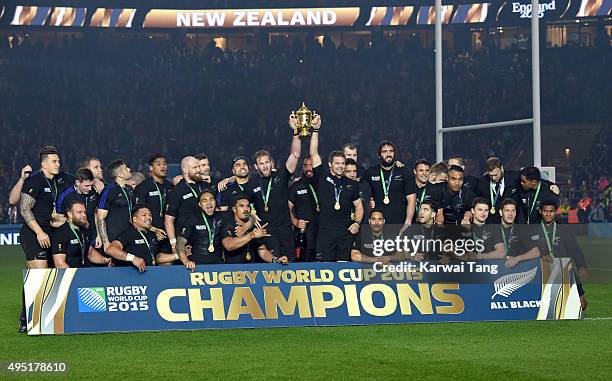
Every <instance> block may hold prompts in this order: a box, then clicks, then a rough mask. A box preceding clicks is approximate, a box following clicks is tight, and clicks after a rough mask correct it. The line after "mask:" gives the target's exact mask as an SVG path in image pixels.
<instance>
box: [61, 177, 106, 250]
mask: <svg viewBox="0 0 612 381" xmlns="http://www.w3.org/2000/svg"><path fill="white" fill-rule="evenodd" d="M93 183H94V176H93V173H92V172H91V171H90V170H89V169H87V168H81V169H79V170H78V171H77V173H76V181H75V183H74V186H72V187H70V188H66V190H64V191H63V192H62V194H60V196H59V198H58V199H57V205H56V207H55V208H56V210H57V214H58V215H59V218H60V219H61V220H62V221H65V220H66V217H65V215H66V210H67V206H68V205H69V204H71V203H73V202H75V201H79V202H82V203H84V204H85V209H86V212H87V221H86V222H87V223H86V226H85V227H83V229H85V230H86V234H87V236H88V237H91V238H97V237H96V236H97V231H96V208H97V206H98V202H99V196H98V193H97V192H96V191H95V190H94V189H93ZM95 247H96V248H98V249H99V248H101V247H102V242H101V240H99V239H98V240H96V244H95Z"/></svg>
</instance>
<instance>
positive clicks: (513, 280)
mask: <svg viewBox="0 0 612 381" xmlns="http://www.w3.org/2000/svg"><path fill="white" fill-rule="evenodd" d="M537 272H538V268H537V267H534V268H532V269H531V270H529V271H525V272H523V273H515V274H508V275H504V276H503V277H501V278H498V279H496V280H495V282H493V285H494V286H495V293H494V294H493V296H491V299H493V298H495V296H496V295H501V296H503V297H505V298H507V297H508V296H510V295H512V293H513V292H514V291H516V290H518V289H519V288H521V287H523V286H524V285H526V284H527V283H529V282H531V281H532V280H533V278H535V276H536V273H537Z"/></svg>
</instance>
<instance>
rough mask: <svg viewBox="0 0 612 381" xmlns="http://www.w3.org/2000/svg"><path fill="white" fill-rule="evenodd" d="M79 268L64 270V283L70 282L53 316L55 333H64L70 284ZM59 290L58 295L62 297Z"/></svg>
mask: <svg viewBox="0 0 612 381" xmlns="http://www.w3.org/2000/svg"><path fill="white" fill-rule="evenodd" d="M77 270H78V269H76V268H69V269H66V270H65V272H64V276H63V277H62V283H65V282H67V283H68V284H67V285H66V286H65V290H66V292H65V293H64V295H63V300H62V304H61V305H60V307H59V308H58V310H57V312H56V313H55V316H54V317H53V333H54V334H58V333H64V323H65V322H64V313H65V311H66V301H67V300H68V294H69V293H70V286H71V285H72V280H73V279H74V275H75V274H76V272H77ZM59 291H60V290H58V297H62V296H61V295H60V294H59Z"/></svg>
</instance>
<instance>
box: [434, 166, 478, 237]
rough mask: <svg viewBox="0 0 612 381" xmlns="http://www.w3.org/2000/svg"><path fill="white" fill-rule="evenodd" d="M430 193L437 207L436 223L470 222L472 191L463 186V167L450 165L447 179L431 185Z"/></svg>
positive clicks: (463, 223)
mask: <svg viewBox="0 0 612 381" xmlns="http://www.w3.org/2000/svg"><path fill="white" fill-rule="evenodd" d="M431 193H432V195H431V199H432V200H433V201H434V202H435V203H436V206H437V208H438V212H437V214H436V223H438V224H440V225H441V224H447V225H457V224H458V223H461V225H469V224H470V220H471V219H472V213H471V205H472V201H473V200H474V193H473V192H472V191H471V190H469V189H468V188H466V187H464V186H463V168H461V167H458V166H456V165H453V166H452V167H450V169H449V171H448V181H447V182H443V183H438V184H435V185H434V186H432V187H431Z"/></svg>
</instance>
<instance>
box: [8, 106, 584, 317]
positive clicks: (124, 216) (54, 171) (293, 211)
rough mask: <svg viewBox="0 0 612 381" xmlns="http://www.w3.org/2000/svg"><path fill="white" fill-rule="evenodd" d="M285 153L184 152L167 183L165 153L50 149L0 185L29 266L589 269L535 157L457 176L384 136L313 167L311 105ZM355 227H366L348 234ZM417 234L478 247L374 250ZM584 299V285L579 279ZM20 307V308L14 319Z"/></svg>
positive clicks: (316, 125) (315, 123)
mask: <svg viewBox="0 0 612 381" xmlns="http://www.w3.org/2000/svg"><path fill="white" fill-rule="evenodd" d="M289 126H290V128H291V130H292V131H293V137H292V140H291V148H290V154H289V157H288V158H287V160H286V162H285V164H284V165H282V164H280V163H279V165H276V164H275V161H274V160H273V158H272V157H271V155H270V153H269V152H268V151H264V150H260V151H257V152H256V153H255V154H254V162H253V164H254V167H253V168H254V169H255V171H256V174H254V175H252V174H251V171H250V167H249V160H248V159H247V158H246V157H243V156H237V157H235V158H234V159H233V161H232V169H231V170H232V176H231V177H228V178H226V179H223V180H219V179H214V178H212V177H211V174H210V173H211V165H210V162H209V160H208V158H207V156H206V155H204V154H200V155H195V156H187V157H185V158H183V159H182V161H181V164H180V168H181V175H180V176H177V177H175V178H174V179H172V180H168V179H167V178H166V176H167V167H168V166H167V162H166V159H165V157H164V155H163V154H159V153H158V154H154V155H152V156H151V157H150V159H149V171H150V176H149V177H148V178H146V179H145V178H144V176H142V175H141V176H140V178H139V179H138V178H137V176H133V175H132V173H131V170H130V168H129V167H128V166H127V164H126V163H125V162H123V161H122V160H115V161H112V162H111V163H110V164H109V165H108V170H107V175H108V177H109V178H110V180H111V182H109V183H106V184H105V183H104V176H103V170H102V164H101V163H100V160H98V159H97V158H95V157H93V156H91V157H88V158H86V159H85V160H84V162H83V163H82V164H81V168H80V169H79V170H78V171H77V172H76V174H75V175H71V174H69V173H67V172H64V171H62V170H61V166H60V156H59V152H58V151H57V149H56V148H55V147H53V146H45V147H43V148H42V149H41V150H40V153H39V159H40V166H41V168H40V170H39V171H35V172H32V168H31V167H30V166H26V167H24V168H23V170H22V173H21V177H20V179H19V181H18V182H17V184H15V186H14V187H13V189H12V191H11V192H10V195H9V202H11V203H12V204H16V203H19V207H20V212H21V216H22V217H23V222H24V223H23V226H22V228H21V231H20V242H21V247H22V248H23V251H24V253H25V256H26V261H27V267H28V268H30V269H34V268H47V267H56V268H68V267H85V266H108V267H114V266H134V267H135V268H137V269H138V271H141V272H142V271H145V270H146V267H147V266H155V265H171V264H179V265H180V264H182V265H184V266H185V267H186V268H187V269H189V270H194V269H195V266H196V265H201V264H204V265H206V264H219V263H228V264H243V263H252V262H269V263H278V264H287V263H289V262H294V261H302V262H311V261H318V262H326V261H356V262H364V263H372V264H374V263H376V262H382V263H385V264H386V263H389V262H391V261H403V260H414V261H424V260H440V261H441V262H442V263H448V262H449V261H450V260H452V259H460V260H481V259H505V266H506V267H513V266H515V265H516V264H517V263H519V262H521V261H525V260H531V259H538V258H543V259H545V260H548V261H552V259H553V257H569V258H572V259H573V260H574V262H575V265H576V266H575V267H576V268H577V273H578V278H579V279H584V278H586V277H587V275H588V273H587V267H586V263H585V259H584V256H583V254H582V252H581V250H580V248H579V246H578V245H577V243H576V239H575V232H573V231H569V230H568V229H566V228H567V226H565V225H559V226H558V225H557V222H556V221H555V217H556V213H557V206H558V196H559V188H558V187H557V186H556V185H555V184H554V183H551V182H549V181H547V180H545V179H542V178H541V175H540V171H539V169H538V168H536V167H525V168H523V169H522V170H521V171H520V172H516V171H511V170H505V169H504V167H503V165H502V162H501V161H500V160H499V159H498V158H495V157H491V158H489V159H488V160H487V161H486V168H485V170H486V174H485V175H484V176H482V177H481V178H476V177H474V176H465V175H464V169H465V161H464V160H463V159H462V158H461V157H459V156H453V157H451V158H450V159H449V160H448V162H446V163H445V162H440V163H436V164H433V165H430V163H429V162H428V161H427V160H424V159H422V160H418V161H416V163H415V164H414V168H413V169H412V170H410V169H408V168H407V167H405V166H404V165H403V164H402V163H401V162H399V161H397V160H396V149H395V146H394V145H393V143H392V142H390V141H384V142H382V143H381V144H380V145H379V147H378V158H379V160H380V164H378V165H376V166H373V167H371V168H369V169H367V170H366V169H365V168H363V167H361V166H359V165H358V164H357V162H356V159H357V148H356V147H355V146H354V145H352V144H347V145H345V146H344V147H343V150H342V151H340V150H338V151H332V152H331V153H330V154H329V156H328V163H327V165H324V163H323V160H322V158H321V156H320V154H319V152H318V146H319V129H320V127H321V117H320V116H319V115H316V114H314V115H313V120H312V126H311V132H310V142H309V153H308V155H306V156H305V158H304V159H303V161H302V163H303V164H302V171H301V174H299V177H297V178H296V179H295V180H293V181H292V182H291V181H290V180H291V177H292V175H293V174H294V173H295V172H296V170H297V167H298V163H299V160H300V156H301V149H302V141H301V139H300V133H299V131H298V121H297V118H296V117H295V116H293V115H292V116H290V118H289ZM361 230H365V231H363V232H361V233H360V231H361ZM385 236H386V237H390V238H393V237H398V236H402V237H407V238H408V239H410V240H413V241H419V240H425V239H428V240H439V241H442V240H444V239H451V240H465V239H472V240H474V241H475V242H477V243H478V244H477V247H476V248H474V249H473V250H470V251H467V252H466V251H465V250H463V251H461V252H459V251H455V252H454V251H452V250H447V249H445V248H442V247H441V246H439V245H438V246H436V245H433V247H430V246H427V247H425V245H423V246H422V249H419V250H418V251H401V250H397V251H396V250H392V251H389V252H385V251H382V252H381V251H380V250H374V248H375V247H376V245H375V244H374V243H375V241H377V240H382V239H384V237H385ZM579 293H580V295H581V300H583V307H584V306H586V300H584V295H583V294H584V291H583V290H582V287H579ZM23 321H24V314H22V322H23Z"/></svg>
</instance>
